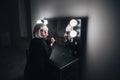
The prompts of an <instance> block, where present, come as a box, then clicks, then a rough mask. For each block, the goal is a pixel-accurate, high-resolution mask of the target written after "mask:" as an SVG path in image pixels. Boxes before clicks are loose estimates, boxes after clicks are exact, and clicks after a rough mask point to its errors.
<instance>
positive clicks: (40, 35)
mask: <svg viewBox="0 0 120 80" xmlns="http://www.w3.org/2000/svg"><path fill="white" fill-rule="evenodd" d="M47 36H48V28H47V26H46V25H44V24H37V25H36V26H35V27H34V30H33V37H34V38H33V39H32V41H31V44H30V47H29V54H28V56H27V64H26V68H25V75H24V76H25V80H47V78H49V77H50V76H49V75H50V60H49V57H50V55H51V51H52V45H53V44H54V42H55V39H54V38H53V37H52V38H51V39H50V40H47Z"/></svg>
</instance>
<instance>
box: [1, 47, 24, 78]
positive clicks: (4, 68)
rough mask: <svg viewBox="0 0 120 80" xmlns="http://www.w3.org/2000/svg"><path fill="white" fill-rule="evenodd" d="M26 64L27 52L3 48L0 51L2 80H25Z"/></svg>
mask: <svg viewBox="0 0 120 80" xmlns="http://www.w3.org/2000/svg"><path fill="white" fill-rule="evenodd" d="M25 64H26V55H25V50H20V49H16V48H10V47H9V48H2V49H1V50H0V80H23V75H24V67H25Z"/></svg>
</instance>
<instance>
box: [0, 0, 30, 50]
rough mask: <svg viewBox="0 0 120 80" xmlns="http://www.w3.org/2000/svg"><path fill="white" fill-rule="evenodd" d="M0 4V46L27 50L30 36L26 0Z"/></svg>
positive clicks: (14, 0) (7, 1)
mask: <svg viewBox="0 0 120 80" xmlns="http://www.w3.org/2000/svg"><path fill="white" fill-rule="evenodd" d="M0 4H1V5H0V9H1V13H0V18H1V22H0V46H1V47H17V48H25V46H26V45H25V44H26V42H27V41H26V39H27V38H28V36H29V34H30V33H29V34H28V32H29V30H27V29H28V23H27V22H28V21H27V16H26V11H27V5H26V2H25V0H12V1H10V0H6V1H1V3H0ZM29 24H30V23H29ZM30 35H31V34H30ZM27 40H28V39H27ZM23 43H24V44H23Z"/></svg>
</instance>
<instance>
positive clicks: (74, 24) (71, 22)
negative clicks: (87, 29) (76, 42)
mask: <svg viewBox="0 0 120 80" xmlns="http://www.w3.org/2000/svg"><path fill="white" fill-rule="evenodd" d="M70 25H71V26H73V27H74V26H76V25H77V21H76V20H75V19H72V20H71V21H70Z"/></svg>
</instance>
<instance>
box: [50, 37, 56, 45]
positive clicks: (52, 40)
mask: <svg viewBox="0 0 120 80" xmlns="http://www.w3.org/2000/svg"><path fill="white" fill-rule="evenodd" d="M54 42H55V38H54V37H51V44H50V45H51V46H52V45H53V44H54Z"/></svg>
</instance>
